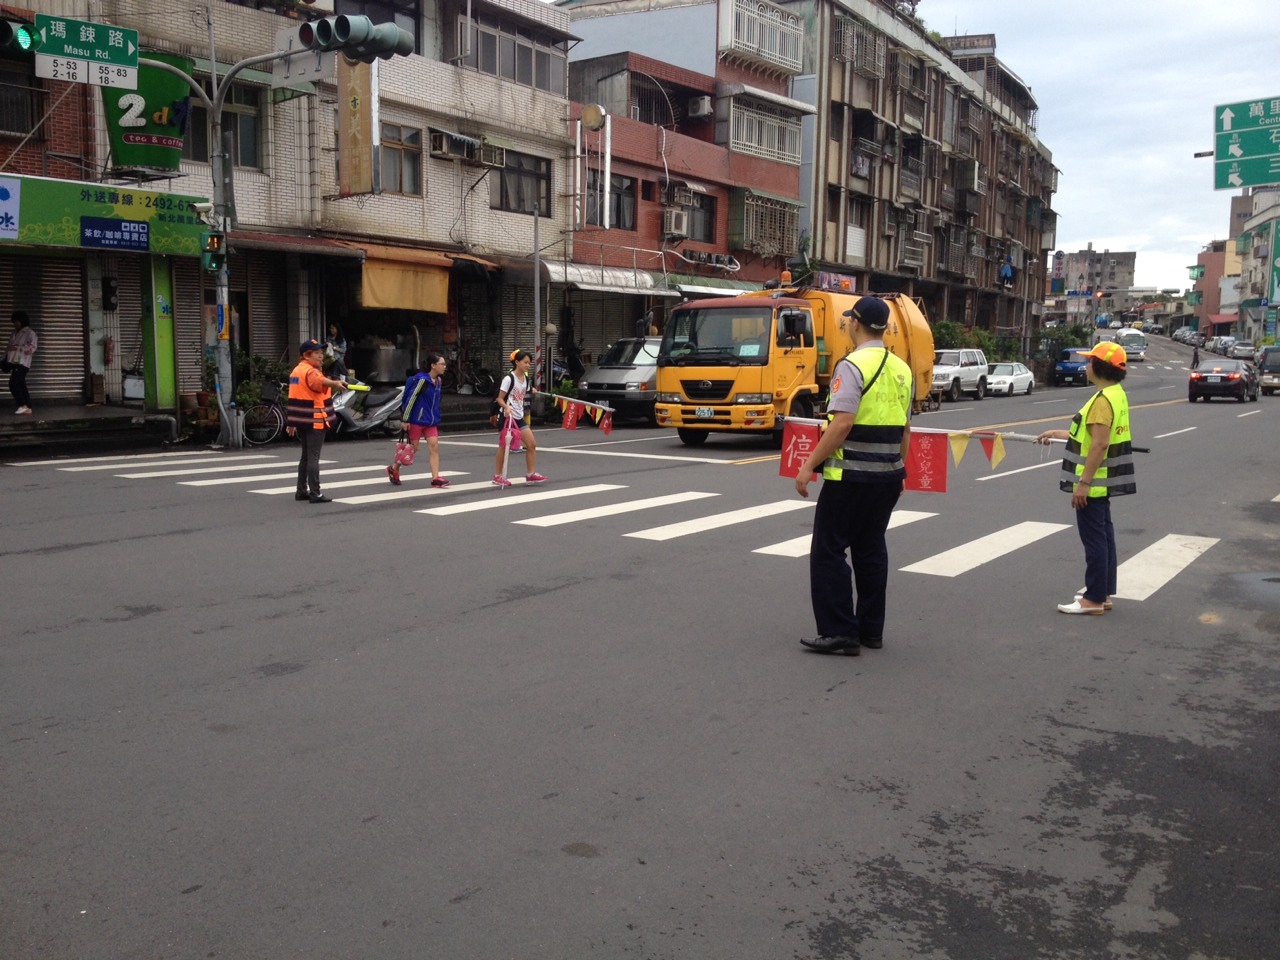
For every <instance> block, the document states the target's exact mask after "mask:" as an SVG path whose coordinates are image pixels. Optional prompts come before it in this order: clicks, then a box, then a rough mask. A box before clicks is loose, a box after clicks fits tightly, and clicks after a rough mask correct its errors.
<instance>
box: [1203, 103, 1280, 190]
mask: <svg viewBox="0 0 1280 960" xmlns="http://www.w3.org/2000/svg"><path fill="white" fill-rule="evenodd" d="M1268 183H1280V96H1276V97H1259V98H1258V99H1257V100H1245V101H1243V102H1241V103H1225V104H1221V105H1219V106H1216V107H1214V108H1213V188H1214V189H1215V190H1235V189H1237V188H1239V187H1256V186H1261V185H1263V184H1268Z"/></svg>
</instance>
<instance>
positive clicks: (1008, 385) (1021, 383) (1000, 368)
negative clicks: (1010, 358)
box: [987, 363, 1036, 397]
mask: <svg viewBox="0 0 1280 960" xmlns="http://www.w3.org/2000/svg"><path fill="white" fill-rule="evenodd" d="M1035 388H1036V378H1035V374H1033V373H1032V372H1031V371H1030V370H1028V369H1027V368H1026V366H1024V365H1023V364H1021V363H992V364H988V365H987V390H988V391H989V392H990V393H991V394H993V395H999V394H1001V393H1003V394H1006V395H1008V396H1010V397H1012V396H1013V395H1014V394H1015V393H1025V394H1027V395H1030V394H1031V391H1032V390H1034V389H1035Z"/></svg>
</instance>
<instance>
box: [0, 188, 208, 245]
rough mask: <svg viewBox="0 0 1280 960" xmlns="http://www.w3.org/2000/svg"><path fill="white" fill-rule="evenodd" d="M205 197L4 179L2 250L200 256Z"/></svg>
mask: <svg viewBox="0 0 1280 960" xmlns="http://www.w3.org/2000/svg"><path fill="white" fill-rule="evenodd" d="M204 200H205V198H204V197H185V196H180V195H178V194H173V193H155V192H153V191H150V190H134V189H132V188H130V187H116V186H110V185H108V184H102V183H80V182H78V181H75V180H50V179H47V178H45V177H24V176H11V177H10V176H3V175H0V248H2V247H3V246H4V245H5V244H7V243H25V244H35V245H37V246H45V247H90V248H96V249H100V250H122V251H133V252H137V253H162V254H176V255H178V256H187V257H198V256H200V250H201V242H200V238H201V235H202V234H203V233H204V232H205V231H206V230H208V229H209V228H208V227H207V226H205V224H204V223H202V222H201V221H200V218H199V216H197V214H196V212H195V210H194V209H193V208H192V204H193V203H201V202H204Z"/></svg>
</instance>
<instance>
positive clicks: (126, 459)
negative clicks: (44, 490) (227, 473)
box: [6, 450, 221, 469]
mask: <svg viewBox="0 0 1280 960" xmlns="http://www.w3.org/2000/svg"><path fill="white" fill-rule="evenodd" d="M220 452H221V451H219V450H182V451H175V452H174V453H135V454H134V455H133V456H124V455H121V454H116V455H115V456H112V457H71V458H69V459H66V460H23V461H21V462H19V463H9V464H6V466H9V467H57V468H59V469H61V468H62V466H63V464H67V463H106V462H107V461H108V460H113V461H115V462H117V463H119V464H120V466H122V467H127V466H133V465H134V464H135V463H136V462H137V461H140V460H155V459H158V458H160V457H209V456H213V455H214V454H216V453H220Z"/></svg>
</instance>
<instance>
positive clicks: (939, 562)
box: [901, 520, 1069, 577]
mask: <svg viewBox="0 0 1280 960" xmlns="http://www.w3.org/2000/svg"><path fill="white" fill-rule="evenodd" d="M1068 526H1069V525H1068V524H1065V523H1043V522H1041V521H1038V520H1026V521H1023V522H1022V523H1015V524H1014V525H1013V526H1012V527H1006V528H1005V529H1004V530H997V531H996V532H995V533H989V534H987V535H986V536H985V537H979V538H978V539H977V540H970V541H969V542H968V543H962V544H961V545H960V546H958V547H952V548H951V549H950V550H944V551H943V552H942V553H937V554H934V555H933V556H932V557H926V558H925V559H924V560H921V561H919V562H918V563H913V564H911V565H910V566H906V567H902V568H901V570H902V571H903V572H905V573H927V574H929V575H931V576H935V577H958V576H959V575H960V574H962V573H968V572H969V571H970V570H973V569H975V568H977V567H980V566H982V565H983V564H984V563H989V562H990V561H992V560H996V559H998V558H1000V557H1003V556H1004V555H1005V554H1007V553H1012V552H1013V551H1015V550H1019V549H1021V548H1022V547H1025V546H1027V545H1029V544H1032V543H1035V542H1036V541H1037V540H1042V539H1044V538H1045V537H1047V536H1050V535H1051V534H1054V533H1057V532H1058V531H1059V530H1066V529H1068Z"/></svg>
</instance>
